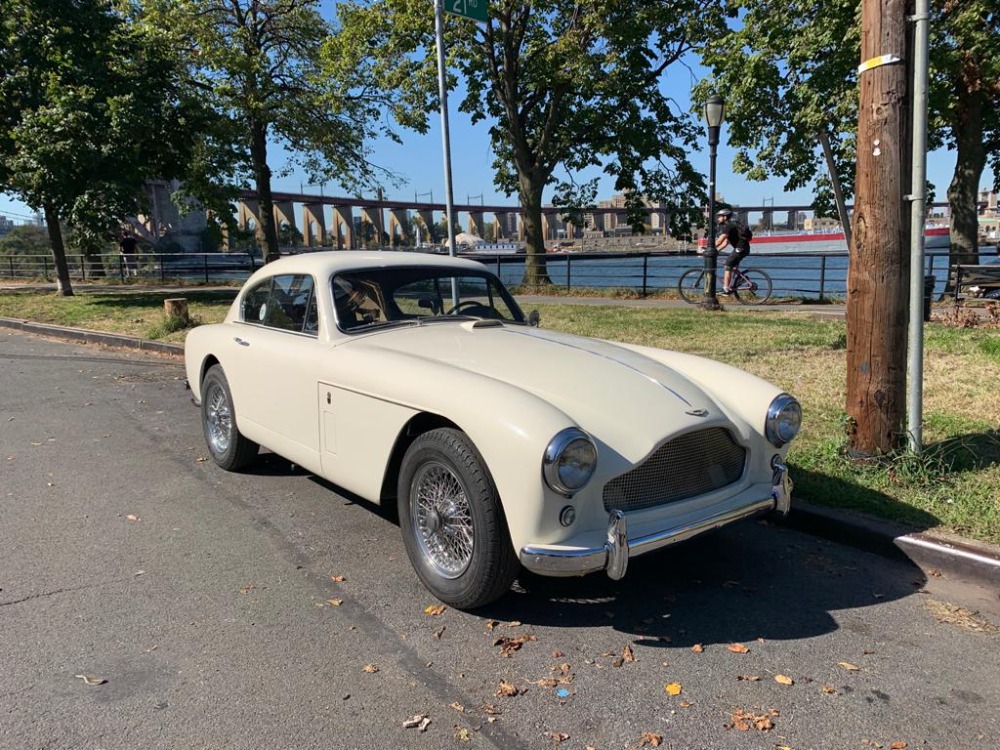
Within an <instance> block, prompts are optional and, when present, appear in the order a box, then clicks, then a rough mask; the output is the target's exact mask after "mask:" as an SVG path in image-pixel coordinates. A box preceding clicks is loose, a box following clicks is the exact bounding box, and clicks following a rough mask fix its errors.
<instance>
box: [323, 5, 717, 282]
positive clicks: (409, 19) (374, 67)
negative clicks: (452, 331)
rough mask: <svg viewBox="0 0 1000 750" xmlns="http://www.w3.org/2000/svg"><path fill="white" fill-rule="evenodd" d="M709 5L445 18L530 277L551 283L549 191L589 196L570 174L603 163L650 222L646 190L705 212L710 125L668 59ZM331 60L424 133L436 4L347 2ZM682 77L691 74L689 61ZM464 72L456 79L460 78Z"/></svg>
mask: <svg viewBox="0 0 1000 750" xmlns="http://www.w3.org/2000/svg"><path fill="white" fill-rule="evenodd" d="M715 6H716V3H715V2H714V1H713V0H674V1H673V2H649V1H648V0H598V1H596V2H585V3H581V2H569V1H567V0H532V1H530V2H525V1H524V0H520V1H518V0H494V1H493V2H491V3H490V5H489V17H488V20H487V21H486V23H485V24H476V23H473V22H470V21H467V20H464V19H459V18H455V17H453V16H447V17H446V23H445V27H446V28H445V34H446V46H447V50H448V59H449V66H450V68H452V69H454V70H457V71H458V73H459V74H460V75H461V78H462V83H463V85H464V88H465V96H464V98H463V100H462V101H461V104H460V109H461V110H462V111H464V112H468V113H470V114H471V115H472V120H473V122H474V123H483V124H484V126H485V127H489V132H490V136H491V140H492V144H493V150H494V153H495V154H496V159H495V161H494V164H493V166H494V174H495V182H496V185H497V187H498V188H500V189H501V190H503V191H504V192H505V193H506V194H508V195H511V194H514V193H516V194H517V195H518V199H519V201H520V204H521V206H522V208H523V210H524V225H525V233H526V245H527V248H526V249H527V257H526V264H525V266H526V271H525V281H526V283H529V284H539V283H547V282H548V275H547V272H546V268H545V248H544V241H543V236H542V210H541V209H542V194H543V191H544V190H545V189H546V188H547V187H549V186H554V188H555V194H554V198H553V202H554V203H555V204H557V205H560V206H573V205H576V204H579V203H580V199H579V192H580V188H579V186H578V185H576V184H575V182H574V181H573V179H566V180H562V181H560V180H559V178H558V176H557V170H560V169H561V170H563V171H564V172H565V173H566V174H568V175H570V176H571V177H572V176H574V175H578V174H580V173H582V172H583V171H584V170H586V169H588V168H599V169H602V170H603V171H604V172H605V173H606V174H607V175H609V176H611V177H612V178H613V179H614V189H615V190H616V191H618V192H622V193H624V194H625V195H626V199H627V207H628V208H629V210H630V219H631V220H632V221H634V222H637V223H641V216H642V211H641V208H642V206H643V201H644V199H645V198H652V199H654V200H660V201H664V202H665V203H666V204H667V205H668V207H669V212H670V215H671V217H672V221H674V222H675V225H676V226H681V225H684V224H689V223H690V221H692V220H694V219H695V218H697V206H698V205H699V204H701V200H697V201H692V200H691V198H692V196H698V197H699V198H701V197H703V196H704V180H703V179H702V177H701V175H700V174H699V173H698V172H697V171H696V170H695V169H694V168H693V167H692V166H691V164H690V162H689V161H688V158H687V155H688V153H689V151H690V150H691V149H692V148H693V147H694V145H695V142H696V139H697V138H698V136H699V135H700V127H699V126H698V125H697V124H696V123H694V122H692V120H691V118H690V117H689V116H688V115H687V114H686V113H684V112H680V111H679V110H678V108H677V107H676V106H675V105H674V104H673V102H671V100H670V99H669V98H668V97H667V96H665V95H664V93H663V91H662V89H661V84H662V83H663V82H664V81H663V79H664V76H665V75H666V73H667V71H668V69H670V68H671V66H672V65H673V64H674V63H676V62H678V61H679V60H681V58H682V57H683V56H684V55H685V54H686V53H687V52H688V51H689V50H690V49H691V48H692V46H693V45H695V44H696V43H700V42H701V41H702V40H703V37H704V35H705V31H706V29H708V28H711V27H712V25H713V23H712V18H713V15H714V10H713V9H714V8H715ZM338 15H339V20H340V23H341V25H342V27H341V28H342V30H341V33H340V34H339V35H338V37H337V40H336V42H335V43H333V44H331V45H330V46H329V48H328V58H327V59H328V61H330V62H331V63H334V62H336V61H337V60H340V59H357V55H358V54H359V51H362V50H363V51H370V52H371V53H372V59H371V60H370V61H369V62H368V63H367V65H366V69H367V70H369V71H370V72H371V74H372V78H373V79H374V80H375V81H377V82H378V83H379V86H380V87H381V88H383V89H385V90H391V91H396V92H398V93H399V95H400V104H401V105H407V106H406V107H405V110H406V111H405V112H402V113H397V116H398V118H399V121H400V122H402V123H403V124H406V125H409V126H412V127H416V128H417V129H423V128H425V127H426V113H427V112H431V111H433V110H434V106H435V105H436V102H437V99H436V84H435V77H436V57H435V55H434V54H433V53H432V52H433V50H434V19H433V12H432V4H431V3H430V2H427V0H372V1H371V2H347V3H344V4H342V5H340V6H339V8H338ZM684 75H688V73H687V70H685V71H684ZM455 83H456V76H454V75H453V76H451V77H450V84H451V85H454V84H455Z"/></svg>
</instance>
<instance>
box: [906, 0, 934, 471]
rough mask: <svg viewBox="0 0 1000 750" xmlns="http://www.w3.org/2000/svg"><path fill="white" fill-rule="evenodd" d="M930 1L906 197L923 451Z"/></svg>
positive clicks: (916, 436) (918, 16)
mask: <svg viewBox="0 0 1000 750" xmlns="http://www.w3.org/2000/svg"><path fill="white" fill-rule="evenodd" d="M929 16H930V13H929V2H928V0H916V5H915V6H914V14H913V16H912V17H911V18H910V20H911V21H914V22H915V28H914V37H913V171H912V178H911V185H910V190H911V191H912V193H911V194H910V195H909V196H907V197H908V198H909V199H910V201H911V203H910V325H909V337H908V338H909V346H908V347H907V372H908V376H909V382H910V392H909V401H908V409H907V421H908V430H907V435H908V439H909V447H910V452H911V453H917V454H919V453H920V452H921V450H922V448H923V395H924V315H923V306H924V214H925V212H926V202H927V196H926V187H925V186H926V183H927V58H928V46H929V45H928V25H929V22H928V18H929Z"/></svg>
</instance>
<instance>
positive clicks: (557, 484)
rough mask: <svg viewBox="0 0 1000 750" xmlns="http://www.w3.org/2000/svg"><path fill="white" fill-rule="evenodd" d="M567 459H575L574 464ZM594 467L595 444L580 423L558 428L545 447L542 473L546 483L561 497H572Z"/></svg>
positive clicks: (595, 464) (580, 488)
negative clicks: (575, 425) (562, 428)
mask: <svg viewBox="0 0 1000 750" xmlns="http://www.w3.org/2000/svg"><path fill="white" fill-rule="evenodd" d="M581 452H582V453H581ZM588 454H589V455H588ZM568 459H573V460H574V461H576V462H577V463H576V465H575V466H573V465H570V464H568V463H567V460H568ZM596 470H597V446H596V445H595V444H594V441H593V439H592V438H591V437H590V435H588V434H587V433H586V432H584V431H583V430H581V429H580V428H579V427H567V428H566V429H564V430H560V431H559V432H558V433H557V434H556V436H555V437H554V438H552V440H550V441H549V444H548V446H547V447H546V448H545V455H544V456H543V457H542V477H543V478H544V479H545V484H547V485H548V486H549V487H550V488H551V489H552V490H553V491H555V492H558V493H559V494H560V495H563V496H564V497H572V496H573V495H574V494H575V493H577V492H579V491H580V490H582V489H583V488H584V487H586V486H587V483H588V482H590V480H591V479H592V478H593V476H594V472H595V471H596ZM574 472H575V473H576V476H574V475H573V473H574Z"/></svg>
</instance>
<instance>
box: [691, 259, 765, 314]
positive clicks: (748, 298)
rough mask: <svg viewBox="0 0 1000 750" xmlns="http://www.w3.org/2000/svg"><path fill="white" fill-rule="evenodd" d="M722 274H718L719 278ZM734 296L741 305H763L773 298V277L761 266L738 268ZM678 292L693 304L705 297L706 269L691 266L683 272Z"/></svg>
mask: <svg viewBox="0 0 1000 750" xmlns="http://www.w3.org/2000/svg"><path fill="white" fill-rule="evenodd" d="M720 277H721V274H719V275H718V277H717V280H718V278H720ZM730 286H731V288H732V291H733V296H734V297H736V301H737V302H739V303H740V304H741V305H762V304H764V303H765V302H767V301H768V300H769V299H770V298H771V291H772V289H773V285H772V284H771V277H770V276H768V275H767V273H765V272H764V271H761V270H760V269H759V268H747V269H746V270H744V269H742V268H737V269H736V270H735V271H733V274H732V284H731V285H730ZM677 292H678V293H679V294H680V295H681V298H682V299H683V300H684V301H685V302H687V303H689V304H692V305H697V304H699V303H700V302H701V301H702V300H704V299H705V269H704V268H689V269H688V270H687V271H685V272H684V273H682V274H681V278H680V279H679V280H678V282H677Z"/></svg>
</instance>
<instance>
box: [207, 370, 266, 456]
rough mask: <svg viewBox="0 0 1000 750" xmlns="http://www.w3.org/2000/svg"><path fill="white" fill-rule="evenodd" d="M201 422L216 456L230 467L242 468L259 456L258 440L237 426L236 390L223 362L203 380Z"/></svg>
mask: <svg viewBox="0 0 1000 750" xmlns="http://www.w3.org/2000/svg"><path fill="white" fill-rule="evenodd" d="M201 424H202V428H203V429H204V431H205V442H206V443H207V444H208V452H209V453H211V454H212V460H213V461H215V463H217V464H218V465H219V466H221V467H222V468H223V469H226V470H227V471H239V470H240V469H242V468H243V467H244V466H246V465H247V464H249V463H250V462H251V461H253V460H254V459H255V458H256V457H257V453H258V451H259V450H260V448H259V446H258V445H257V443H255V442H253V441H252V440H247V438H245V437H243V435H242V434H241V433H240V431H239V430H238V429H237V427H236V411H235V409H234V408H233V394H232V392H231V391H230V390H229V381H228V380H226V373H225V372H223V370H222V366H221V365H212V366H211V367H210V368H208V372H206V373H205V379H204V380H203V381H202V383H201Z"/></svg>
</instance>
